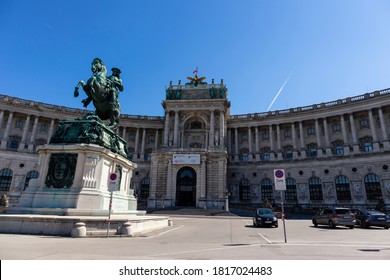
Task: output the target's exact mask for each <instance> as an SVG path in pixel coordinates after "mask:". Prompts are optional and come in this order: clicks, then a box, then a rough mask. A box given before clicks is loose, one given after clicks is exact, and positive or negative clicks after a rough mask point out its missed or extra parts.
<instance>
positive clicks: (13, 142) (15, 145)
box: [9, 140, 19, 150]
mask: <svg viewBox="0 0 390 280" xmlns="http://www.w3.org/2000/svg"><path fill="white" fill-rule="evenodd" d="M18 147H19V142H18V141H17V140H11V143H10V144H9V148H10V149H11V150H16V149H17V148H18Z"/></svg>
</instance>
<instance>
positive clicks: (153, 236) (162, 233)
mask: <svg viewBox="0 0 390 280" xmlns="http://www.w3.org/2000/svg"><path fill="white" fill-rule="evenodd" d="M182 227H184V226H179V227H177V228H173V229H170V230H167V231H164V232H160V233H159V234H156V235H152V236H149V237H146V238H145V239H150V238H155V237H158V236H161V235H164V234H166V233H169V232H172V231H175V230H177V229H181V228H182Z"/></svg>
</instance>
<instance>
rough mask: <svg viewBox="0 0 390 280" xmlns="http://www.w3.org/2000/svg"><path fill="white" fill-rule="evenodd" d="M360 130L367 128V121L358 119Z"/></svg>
mask: <svg viewBox="0 0 390 280" xmlns="http://www.w3.org/2000/svg"><path fill="white" fill-rule="evenodd" d="M359 124H360V128H368V127H369V126H368V120H367V119H360V120H359Z"/></svg>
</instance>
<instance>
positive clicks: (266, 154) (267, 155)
mask: <svg viewBox="0 0 390 280" xmlns="http://www.w3.org/2000/svg"><path fill="white" fill-rule="evenodd" d="M260 152H261V159H262V160H264V161H269V160H270V159H271V149H270V148H269V147H264V148H262V149H261V151H260Z"/></svg>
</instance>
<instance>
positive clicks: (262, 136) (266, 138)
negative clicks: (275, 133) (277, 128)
mask: <svg viewBox="0 0 390 280" xmlns="http://www.w3.org/2000/svg"><path fill="white" fill-rule="evenodd" d="M261 139H263V141H265V140H269V132H268V131H265V132H263V133H262V134H261Z"/></svg>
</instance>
